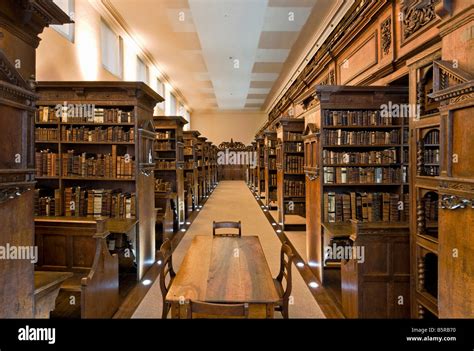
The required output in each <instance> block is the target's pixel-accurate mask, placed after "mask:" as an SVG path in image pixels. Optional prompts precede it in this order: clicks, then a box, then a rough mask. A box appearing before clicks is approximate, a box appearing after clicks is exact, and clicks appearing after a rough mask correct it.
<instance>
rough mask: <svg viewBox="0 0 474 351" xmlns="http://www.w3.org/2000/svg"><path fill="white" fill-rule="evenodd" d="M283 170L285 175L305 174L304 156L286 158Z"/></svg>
mask: <svg viewBox="0 0 474 351" xmlns="http://www.w3.org/2000/svg"><path fill="white" fill-rule="evenodd" d="M285 161H286V162H285V163H284V165H283V169H284V171H285V173H296V174H298V173H303V172H304V157H303V156H288V155H287V156H286V158H285Z"/></svg>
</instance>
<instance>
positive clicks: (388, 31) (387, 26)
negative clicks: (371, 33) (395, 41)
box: [380, 17, 393, 56]
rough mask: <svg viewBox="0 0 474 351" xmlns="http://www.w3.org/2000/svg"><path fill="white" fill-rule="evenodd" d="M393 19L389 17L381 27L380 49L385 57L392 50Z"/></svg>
mask: <svg viewBox="0 0 474 351" xmlns="http://www.w3.org/2000/svg"><path fill="white" fill-rule="evenodd" d="M392 38H393V35H392V17H388V18H387V19H386V20H384V21H383V22H382V24H381V25H380V42H381V44H380V46H381V47H380V49H381V52H382V55H383V56H386V55H388V54H389V53H390V50H391V48H392Z"/></svg>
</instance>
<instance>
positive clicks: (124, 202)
mask: <svg viewBox="0 0 474 351" xmlns="http://www.w3.org/2000/svg"><path fill="white" fill-rule="evenodd" d="M41 192H42V190H40V189H36V190H35V206H34V208H35V215H36V216H53V217H59V216H68V217H91V216H92V217H98V216H103V217H111V218H134V217H136V197H135V194H134V193H124V192H122V190H120V189H115V190H110V189H84V188H81V187H69V188H65V189H64V192H61V190H60V189H55V190H54V191H52V193H54V195H52V196H41Z"/></svg>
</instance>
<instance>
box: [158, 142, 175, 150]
mask: <svg viewBox="0 0 474 351" xmlns="http://www.w3.org/2000/svg"><path fill="white" fill-rule="evenodd" d="M174 147H175V143H172V142H169V141H157V142H156V143H155V150H158V151H176V150H175V149H174Z"/></svg>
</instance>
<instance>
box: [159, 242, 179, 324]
mask: <svg viewBox="0 0 474 351" xmlns="http://www.w3.org/2000/svg"><path fill="white" fill-rule="evenodd" d="M157 261H158V262H159V261H161V271H160V288H161V295H162V296H163V313H162V315H161V318H163V319H166V317H167V316H168V313H169V311H170V309H171V305H170V304H169V303H167V302H166V295H167V294H168V291H169V290H170V287H171V284H173V280H174V277H175V276H176V273H175V272H174V270H173V256H172V249H171V240H170V239H166V240H165V241H164V243H163V245H161V248H160V251H159V252H158V254H157ZM168 276H169V280H168V283H167V282H166V279H167V278H168Z"/></svg>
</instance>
